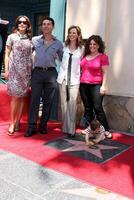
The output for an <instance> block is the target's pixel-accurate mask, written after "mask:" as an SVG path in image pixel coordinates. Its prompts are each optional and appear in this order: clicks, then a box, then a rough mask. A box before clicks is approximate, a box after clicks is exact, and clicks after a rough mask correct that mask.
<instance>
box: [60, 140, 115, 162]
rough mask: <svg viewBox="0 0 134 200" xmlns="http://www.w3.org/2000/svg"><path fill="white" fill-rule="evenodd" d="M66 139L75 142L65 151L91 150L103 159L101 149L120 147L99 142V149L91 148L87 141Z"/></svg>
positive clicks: (90, 151)
mask: <svg viewBox="0 0 134 200" xmlns="http://www.w3.org/2000/svg"><path fill="white" fill-rule="evenodd" d="M64 140H65V141H67V142H69V143H71V144H73V146H72V147H69V148H67V149H64V150H63V151H64V152H69V151H86V152H89V153H91V154H93V155H95V156H97V157H99V158H101V159H103V156H102V152H101V150H108V149H119V147H115V146H110V145H103V144H97V147H98V148H97V149H91V148H89V147H88V146H87V145H86V144H85V141H76V140H70V139H64Z"/></svg>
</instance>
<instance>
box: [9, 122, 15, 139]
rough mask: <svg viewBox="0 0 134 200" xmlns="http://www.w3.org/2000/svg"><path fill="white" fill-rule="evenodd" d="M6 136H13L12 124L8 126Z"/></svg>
mask: <svg viewBox="0 0 134 200" xmlns="http://www.w3.org/2000/svg"><path fill="white" fill-rule="evenodd" d="M8 135H9V136H12V135H14V124H11V125H10V126H9V129H8Z"/></svg>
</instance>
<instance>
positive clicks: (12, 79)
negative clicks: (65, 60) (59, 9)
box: [5, 16, 32, 135]
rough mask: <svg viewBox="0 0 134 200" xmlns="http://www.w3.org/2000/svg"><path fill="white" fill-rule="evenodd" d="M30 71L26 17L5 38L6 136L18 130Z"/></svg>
mask: <svg viewBox="0 0 134 200" xmlns="http://www.w3.org/2000/svg"><path fill="white" fill-rule="evenodd" d="M31 69H32V44H31V23H30V20H29V18H28V17H26V16H19V17H17V19H16V22H15V29H14V32H13V33H12V34H10V35H9V36H8V38H7V42H6V51H5V79H7V80H8V83H7V92H8V95H10V96H11V123H10V126H9V129H8V134H9V135H13V134H14V132H15V131H18V130H19V128H20V119H21V116H22V111H23V106H24V97H25V96H26V95H27V92H28V88H29V81H30V77H31Z"/></svg>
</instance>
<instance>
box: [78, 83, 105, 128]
mask: <svg viewBox="0 0 134 200" xmlns="http://www.w3.org/2000/svg"><path fill="white" fill-rule="evenodd" d="M100 87H101V85H98V84H86V83H81V84H80V95H81V98H82V101H83V104H84V107H85V116H86V117H87V118H88V120H89V123H90V122H91V121H92V120H93V119H95V118H96V119H98V120H99V121H100V123H101V124H102V125H103V126H104V128H105V130H107V131H108V130H109V125H108V122H107V119H106V115H105V112H104V110H103V106H102V101H103V96H101V95H100Z"/></svg>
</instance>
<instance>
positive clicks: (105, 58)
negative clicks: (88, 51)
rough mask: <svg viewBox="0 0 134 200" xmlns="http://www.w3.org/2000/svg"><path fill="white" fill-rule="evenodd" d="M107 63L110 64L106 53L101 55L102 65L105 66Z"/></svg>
mask: <svg viewBox="0 0 134 200" xmlns="http://www.w3.org/2000/svg"><path fill="white" fill-rule="evenodd" d="M105 65H108V66H109V58H108V56H107V55H106V54H102V56H101V66H105Z"/></svg>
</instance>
